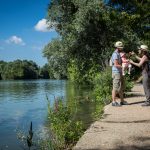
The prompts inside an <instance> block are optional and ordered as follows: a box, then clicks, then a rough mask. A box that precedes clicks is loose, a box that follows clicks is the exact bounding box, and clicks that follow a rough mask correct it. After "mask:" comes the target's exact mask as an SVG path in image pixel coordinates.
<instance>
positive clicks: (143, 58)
mask: <svg viewBox="0 0 150 150" xmlns="http://www.w3.org/2000/svg"><path fill="white" fill-rule="evenodd" d="M147 60H148V58H147V57H146V56H145V55H144V56H143V57H142V58H141V60H140V62H139V63H135V62H133V61H132V60H130V63H131V64H133V65H135V66H137V67H141V66H142V65H143V63H144V62H145V61H147Z"/></svg>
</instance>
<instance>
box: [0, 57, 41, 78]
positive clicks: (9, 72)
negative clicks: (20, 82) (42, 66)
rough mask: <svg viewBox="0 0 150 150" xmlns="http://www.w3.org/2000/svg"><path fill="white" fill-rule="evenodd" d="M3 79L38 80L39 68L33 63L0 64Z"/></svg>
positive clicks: (18, 61)
mask: <svg viewBox="0 0 150 150" xmlns="http://www.w3.org/2000/svg"><path fill="white" fill-rule="evenodd" d="M0 66H1V67H0V69H1V78H2V79H3V80H6V79H37V78H38V66H37V65H36V63H34V62H33V61H27V60H23V61H21V60H15V61H13V62H9V63H6V62H2V61H1V62H0Z"/></svg>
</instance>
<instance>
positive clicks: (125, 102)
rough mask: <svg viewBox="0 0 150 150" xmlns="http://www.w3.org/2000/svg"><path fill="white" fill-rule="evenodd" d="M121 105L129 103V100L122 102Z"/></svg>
mask: <svg viewBox="0 0 150 150" xmlns="http://www.w3.org/2000/svg"><path fill="white" fill-rule="evenodd" d="M120 105H128V102H127V101H123V102H120Z"/></svg>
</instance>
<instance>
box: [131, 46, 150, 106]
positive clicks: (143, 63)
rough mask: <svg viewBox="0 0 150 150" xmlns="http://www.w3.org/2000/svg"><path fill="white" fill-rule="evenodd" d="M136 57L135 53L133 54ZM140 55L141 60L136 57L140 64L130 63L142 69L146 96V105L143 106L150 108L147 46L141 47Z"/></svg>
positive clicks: (149, 73) (149, 56)
mask: <svg viewBox="0 0 150 150" xmlns="http://www.w3.org/2000/svg"><path fill="white" fill-rule="evenodd" d="M131 54H133V55H135V54H134V53H131ZM139 54H140V55H141V56H142V57H141V58H140V57H138V56H137V55H136V58H137V60H138V61H139V63H135V62H133V61H132V60H130V63H131V64H133V65H135V66H137V67H141V68H142V77H143V88H144V93H145V96H146V100H145V103H144V104H142V106H150V54H149V52H148V46H147V45H141V46H140V49H139Z"/></svg>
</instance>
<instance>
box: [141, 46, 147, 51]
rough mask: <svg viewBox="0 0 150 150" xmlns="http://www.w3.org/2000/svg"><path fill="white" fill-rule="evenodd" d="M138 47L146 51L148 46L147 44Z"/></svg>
mask: <svg viewBox="0 0 150 150" xmlns="http://www.w3.org/2000/svg"><path fill="white" fill-rule="evenodd" d="M140 49H141V50H143V51H148V46H147V45H141V46H140Z"/></svg>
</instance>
